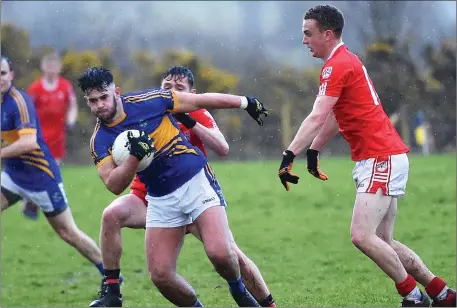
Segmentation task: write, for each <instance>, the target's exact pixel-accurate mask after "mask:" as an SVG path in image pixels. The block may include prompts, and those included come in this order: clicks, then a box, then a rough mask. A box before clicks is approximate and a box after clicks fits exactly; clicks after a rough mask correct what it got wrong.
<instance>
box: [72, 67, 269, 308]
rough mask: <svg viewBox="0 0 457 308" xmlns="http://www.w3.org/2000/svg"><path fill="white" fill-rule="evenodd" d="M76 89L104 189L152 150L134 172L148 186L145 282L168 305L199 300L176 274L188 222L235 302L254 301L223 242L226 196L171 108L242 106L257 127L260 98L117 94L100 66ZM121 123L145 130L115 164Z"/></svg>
mask: <svg viewBox="0 0 457 308" xmlns="http://www.w3.org/2000/svg"><path fill="white" fill-rule="evenodd" d="M79 87H80V88H81V90H82V91H83V92H84V93H85V98H86V101H87V105H88V106H89V107H90V109H91V111H92V113H93V114H94V115H95V116H96V117H97V118H98V119H99V121H98V123H97V125H96V127H95V132H94V135H93V137H92V139H91V148H92V156H93V158H94V161H95V163H96V165H97V169H98V172H99V175H100V177H101V179H102V181H103V182H104V184H105V186H106V187H107V188H108V190H110V191H111V192H113V193H115V194H121V193H122V192H123V191H124V190H125V189H126V188H127V187H128V186H129V185H130V183H131V182H132V180H133V178H134V176H135V174H136V169H137V167H138V165H139V162H140V160H141V159H142V158H143V157H144V156H145V155H147V154H149V153H151V152H152V151H156V153H155V157H154V160H153V161H152V163H151V164H150V165H149V167H147V168H146V169H144V170H143V171H141V172H138V177H139V178H140V180H141V181H142V182H143V183H145V185H146V188H147V191H148V195H147V197H146V199H147V201H148V209H147V213H146V236H145V237H146V238H145V245H146V257H147V263H148V268H149V272H150V275H151V280H152V281H153V283H154V284H155V286H156V287H157V288H158V290H159V291H160V292H161V293H162V294H163V295H164V296H165V297H166V298H167V299H168V300H169V301H170V302H172V303H173V304H175V305H178V306H187V307H189V306H196V307H198V306H202V305H201V303H200V301H199V300H198V299H197V296H196V294H195V291H194V290H193V289H192V287H191V286H190V285H189V284H188V283H187V282H186V281H185V280H184V279H183V278H182V277H181V276H179V275H178V274H177V273H176V261H177V258H178V255H179V251H180V249H181V246H182V244H183V240H184V233H185V227H186V225H188V224H189V223H191V222H194V223H195V225H196V226H197V228H198V231H199V233H200V235H201V238H202V242H203V245H204V248H205V251H206V254H207V256H208V258H209V259H210V261H211V262H212V263H213V265H214V268H215V269H216V271H217V272H218V273H219V275H220V276H221V277H223V278H224V279H225V280H226V281H227V282H228V284H229V289H230V293H231V294H232V296H233V298H234V299H235V301H236V302H237V304H238V305H239V306H249V307H253V306H258V303H257V302H256V301H255V299H254V298H253V297H252V296H251V294H250V293H249V292H248V291H247V289H246V288H245V286H244V284H243V282H242V280H241V276H240V268H239V264H238V260H237V256H236V254H235V253H234V252H233V250H232V249H231V245H230V230H229V227H228V222H227V216H226V213H225V209H224V206H225V200H224V196H223V194H222V190H221V188H220V187H219V183H218V181H217V179H216V176H215V175H214V172H213V170H212V169H211V167H210V166H209V165H208V163H207V159H206V157H205V156H204V155H203V154H202V153H201V151H200V150H199V149H198V148H196V147H193V146H192V145H191V144H190V143H189V141H188V140H187V139H186V137H185V136H184V135H183V134H182V133H181V132H180V131H179V128H178V125H177V123H176V121H175V120H174V118H173V116H172V114H171V113H172V112H191V111H194V110H198V109H201V108H215V109H216V108H218V109H224V108H242V109H245V110H246V111H247V112H248V113H249V115H250V116H251V117H252V118H254V119H255V120H256V121H257V122H258V123H259V124H260V125H262V123H263V122H262V119H261V116H262V115H264V116H266V115H268V112H267V110H266V109H265V107H264V106H263V104H262V103H261V102H260V101H259V100H257V99H256V98H251V97H244V96H236V95H229V94H220V93H207V94H191V93H183V92H173V91H170V90H164V89H150V90H145V91H141V92H137V93H132V94H127V95H124V96H121V95H120V89H119V88H118V87H116V86H115V84H114V79H113V75H112V74H111V72H110V71H109V70H106V69H104V68H91V69H89V70H87V71H86V72H84V73H83V74H82V76H81V77H80V78H79ZM127 129H139V130H141V131H142V132H143V133H144V134H142V135H141V136H140V137H133V136H130V137H129V139H130V154H131V155H130V157H129V158H128V159H127V160H126V161H125V162H124V163H123V164H122V165H120V166H116V165H115V164H114V162H113V159H112V157H111V154H110V148H111V147H112V145H113V142H114V140H115V139H116V137H117V136H118V134H119V133H121V132H123V131H125V130H127ZM152 138H153V139H154V147H153V146H152V140H151V139H152ZM154 148H155V149H154ZM107 280H108V279H107ZM115 286H117V287H118V286H119V285H118V284H113V288H110V284H109V285H108V293H107V295H106V296H105V298H104V299H105V304H106V306H115V305H117V306H119V305H121V295H120V292H119V290H114V288H115Z"/></svg>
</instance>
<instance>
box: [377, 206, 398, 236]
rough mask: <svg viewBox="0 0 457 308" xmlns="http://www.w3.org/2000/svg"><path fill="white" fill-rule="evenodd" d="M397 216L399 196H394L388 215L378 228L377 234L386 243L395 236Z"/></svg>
mask: <svg viewBox="0 0 457 308" xmlns="http://www.w3.org/2000/svg"><path fill="white" fill-rule="evenodd" d="M396 217H397V198H392V200H391V202H390V207H389V209H388V210H387V213H386V215H384V218H383V219H382V221H381V223H380V224H379V226H378V229H377V230H376V235H377V236H379V237H380V238H381V239H382V240H383V241H385V242H386V243H391V242H392V240H393V236H394V227H395V219H396Z"/></svg>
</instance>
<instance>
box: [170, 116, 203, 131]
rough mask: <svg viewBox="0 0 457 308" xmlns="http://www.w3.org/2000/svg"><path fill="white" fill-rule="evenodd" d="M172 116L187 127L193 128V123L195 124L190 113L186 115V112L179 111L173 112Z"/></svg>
mask: <svg viewBox="0 0 457 308" xmlns="http://www.w3.org/2000/svg"><path fill="white" fill-rule="evenodd" d="M173 116H174V117H175V119H176V120H178V121H179V122H181V124H182V125H184V126H185V127H187V128H188V129H191V128H193V127H194V126H195V124H197V121H195V120H194V119H192V117H191V116H190V115H188V114H187V113H181V112H179V113H175V114H174V115H173Z"/></svg>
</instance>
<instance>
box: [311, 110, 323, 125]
mask: <svg viewBox="0 0 457 308" xmlns="http://www.w3.org/2000/svg"><path fill="white" fill-rule="evenodd" d="M326 118H327V115H326V114H323V113H312V114H311V115H310V120H311V121H312V122H313V123H315V124H316V126H317V127H321V126H322V125H324V123H325V119H326Z"/></svg>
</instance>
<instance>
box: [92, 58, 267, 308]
mask: <svg viewBox="0 0 457 308" xmlns="http://www.w3.org/2000/svg"><path fill="white" fill-rule="evenodd" d="M161 88H162V89H167V90H172V91H176V92H190V93H196V90H195V88H194V76H193V74H192V72H191V71H190V70H189V69H188V68H185V67H182V66H174V67H172V68H170V69H169V70H167V71H166V72H165V73H164V74H163V79H162V83H161ZM174 117H175V119H177V120H178V124H179V129H180V130H181V132H182V133H183V134H184V135H185V136H186V137H187V139H188V140H189V142H190V143H191V144H192V145H194V146H196V147H198V148H199V149H200V150H201V151H202V152H203V154H204V155H205V156H207V152H206V146H207V147H209V148H210V149H211V150H213V151H214V152H215V153H216V154H218V155H219V156H225V155H227V154H228V151H229V146H228V144H227V141H226V140H225V138H224V136H223V135H222V133H221V131H220V130H219V128H218V127H217V124H216V122H215V120H214V119H213V117H212V116H211V114H210V113H209V112H208V111H207V110H206V109H200V110H196V111H193V112H190V113H189V114H185V113H176V114H174ZM130 190H131V193H130V194H127V195H124V196H121V197H119V198H117V199H116V200H114V201H113V202H112V203H111V204H110V205H109V206H108V207H107V208H106V209H105V210H104V211H103V215H102V226H101V232H100V245H101V249H102V257H103V259H104V262H105V264H104V266H105V268H106V273H107V278H108V279H109V278H110V277H108V276H109V274H110V273H114V274H115V278H116V279H117V278H119V284H120V282H121V280H123V277H122V276H120V266H121V264H120V263H121V262H120V261H121V255H122V238H121V228H124V227H127V228H134V229H143V228H144V227H145V225H146V205H147V201H146V194H147V191H146V186H145V184H144V183H143V182H141V181H140V179H139V178H138V176H136V177H135V179H134V180H133V182H132V185H131V186H130ZM186 233H192V234H193V235H194V236H195V237H197V238H198V239H199V240H201V236H200V233H199V232H198V229H197V227H196V226H195V225H194V224H191V225H189V226H188V227H187V228H186ZM230 236H231V247H232V250H233V251H234V252H235V254H236V255H237V257H238V260H239V264H240V271H241V276H242V279H243V282H244V284H245V285H246V287H247V289H248V290H249V291H250V292H251V293H252V295H253V296H254V297H255V299H256V300H257V301H258V302H259V304H260V305H261V306H265V307H274V306H275V301H274V299H273V297H272V296H271V294H270V291H269V290H268V287H267V285H266V283H265V281H264V279H263V277H262V275H261V273H260V271H259V269H258V268H257V266H256V265H255V263H254V262H253V261H252V260H250V259H249V258H248V257H247V256H246V255H245V254H244V253H243V252H242V251H241V250H240V248H239V247H238V246H237V244H236V243H235V241H234V239H233V235H232V234H231V233H230ZM113 276H114V275H113ZM106 280H107V279H104V281H103V282H102V287H101V292H100V297H99V299H96V300H94V301H93V302H92V303H91V304H90V306H91V307H100V306H104V305H106V299H105V296H106V294H107V292H108V283H106ZM109 282H111V281H109ZM115 282H116V283H117V281H115ZM111 285H112V283H111ZM110 287H111V288H112V286H110ZM116 288H117V286H116Z"/></svg>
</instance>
